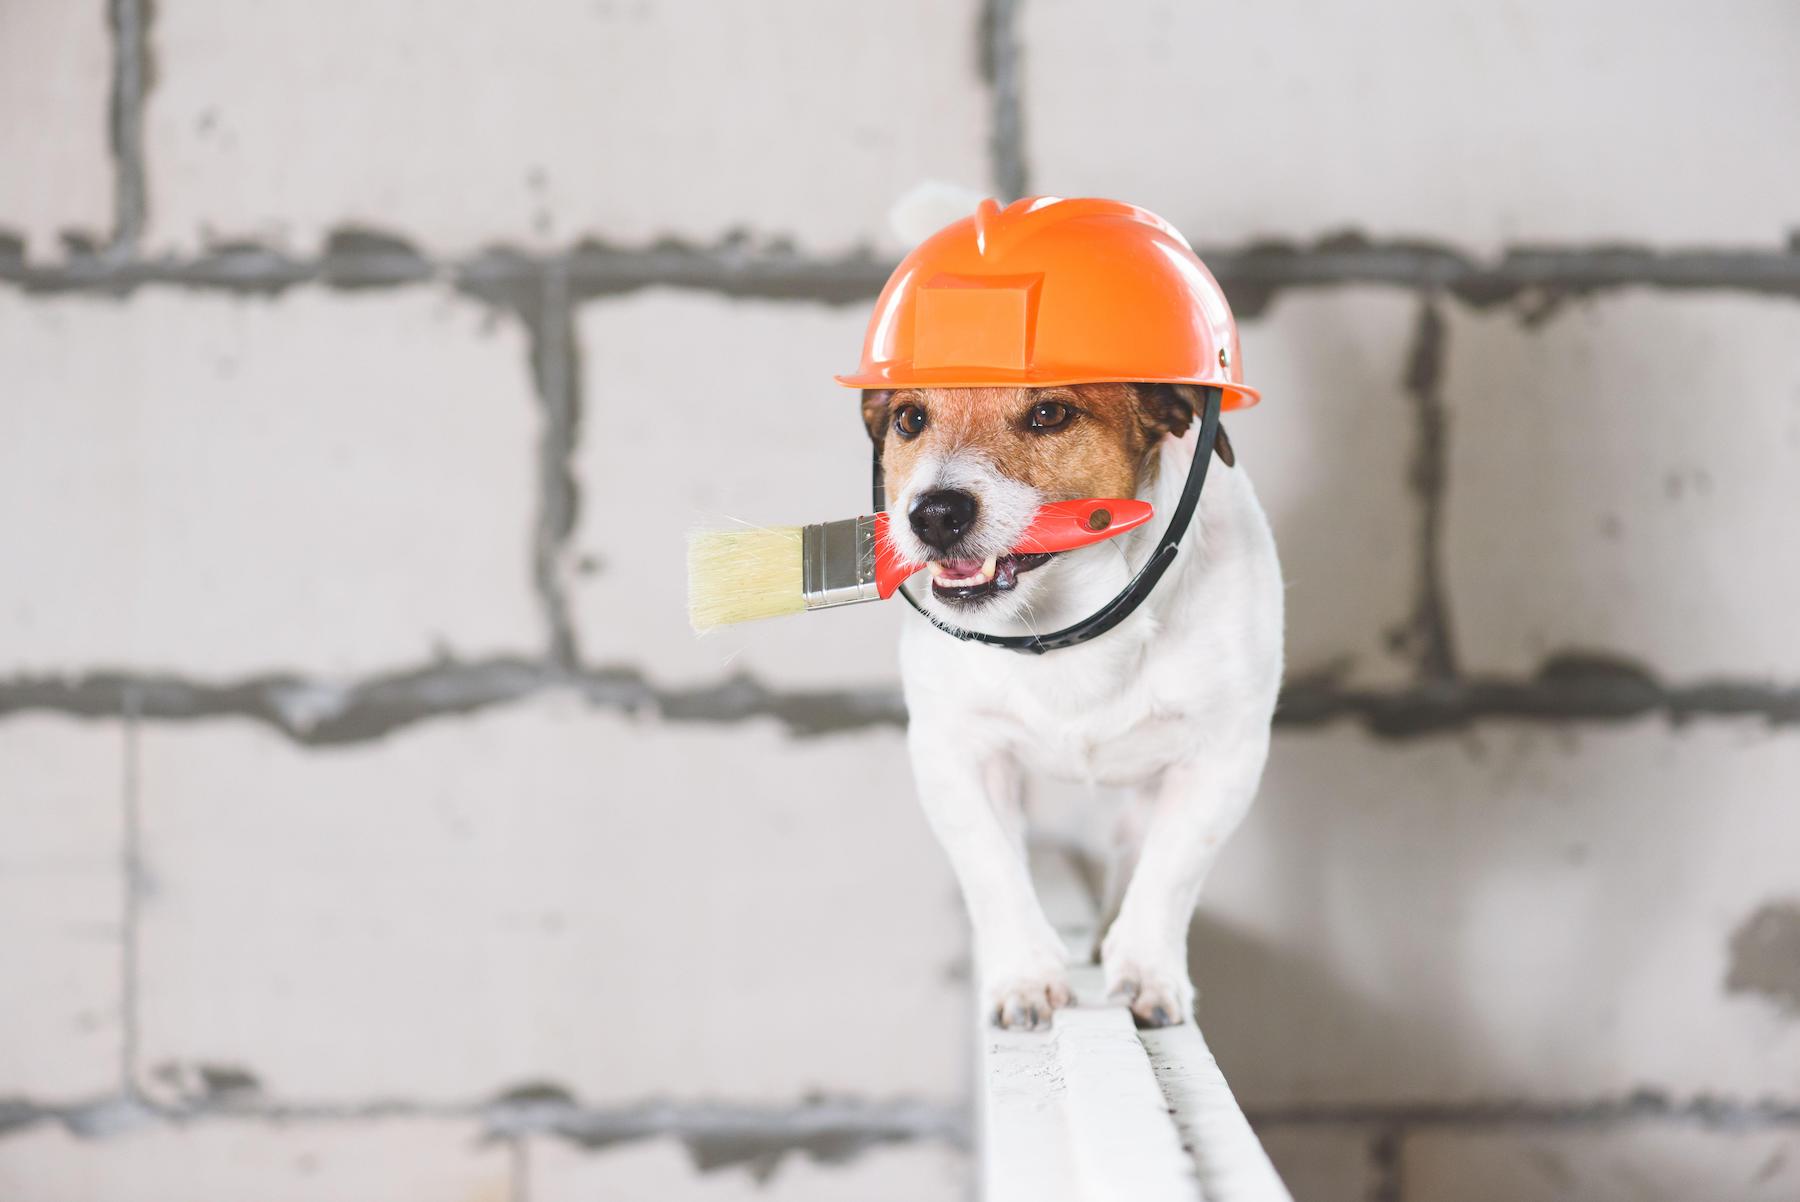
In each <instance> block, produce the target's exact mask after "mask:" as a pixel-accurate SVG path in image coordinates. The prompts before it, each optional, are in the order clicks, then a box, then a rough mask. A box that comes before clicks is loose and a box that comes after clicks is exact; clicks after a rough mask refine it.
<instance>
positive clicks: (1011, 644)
mask: <svg viewBox="0 0 1800 1202" xmlns="http://www.w3.org/2000/svg"><path fill="white" fill-rule="evenodd" d="M1200 391H1201V393H1202V394H1203V395H1204V396H1205V397H1206V412H1205V414H1204V415H1203V416H1202V417H1201V419H1200V436H1199V441H1197V442H1196V443H1195V444H1194V463H1193V466H1192V467H1190V468H1188V475H1187V483H1186V484H1184V485H1182V486H1181V500H1179V501H1178V502H1176V504H1175V512H1174V513H1172V514H1170V515H1169V525H1168V528H1167V529H1165V530H1164V531H1163V536H1162V540H1161V541H1160V542H1158V543H1157V544H1156V550H1155V551H1153V552H1151V554H1150V558H1149V559H1148V560H1146V561H1145V562H1144V566H1143V567H1141V568H1139V569H1138V574H1137V575H1136V576H1133V577H1132V578H1131V583H1130V584H1127V585H1126V586H1125V587H1124V588H1123V589H1121V590H1120V591H1119V595H1118V596H1116V597H1114V598H1113V599H1112V600H1111V601H1108V602H1107V603H1106V604H1105V605H1102V606H1101V607H1100V608H1099V609H1097V610H1095V611H1094V612H1093V613H1091V614H1089V615H1088V616H1087V617H1085V618H1083V619H1082V620H1081V621H1079V622H1077V623H1075V624H1074V625H1073V626H1065V627H1063V628H1062V629H1061V630H1058V631H1054V632H1052V633H1050V634H982V633H980V632H979V631H974V630H964V629H962V628H961V627H960V626H952V625H950V624H949V623H947V622H944V621H941V620H939V619H938V618H937V617H935V616H934V615H933V614H931V613H930V612H929V611H927V610H926V609H925V607H924V606H922V605H920V604H919V603H918V602H917V601H915V600H914V599H913V595H912V594H911V593H909V592H907V591H906V586H905V585H904V584H902V585H901V586H900V595H901V596H902V597H905V598H906V603H907V604H908V605H910V606H912V607H913V608H914V609H916V610H918V611H919V613H921V614H923V615H924V617H925V620H926V621H927V622H930V623H931V624H932V625H933V626H935V627H937V628H938V629H939V630H941V631H943V632H944V633H945V634H948V635H954V636H955V637H957V638H959V639H962V640H963V641H965V642H971V643H986V644H987V645H988V646H990V647H1004V648H1006V649H1007V650H1008V651H1022V652H1024V653H1026V654H1028V655H1042V654H1044V652H1046V651H1055V650H1057V649H1058V648H1062V647H1073V646H1075V644H1077V643H1085V642H1087V641H1088V640H1089V639H1091V638H1097V637H1099V636H1100V635H1103V634H1105V633H1106V632H1107V631H1109V630H1111V629H1112V628H1113V627H1114V626H1117V625H1118V624H1119V623H1120V622H1123V621H1124V620H1125V619H1126V618H1128V617H1130V616H1131V611H1132V610H1134V609H1136V608H1137V607H1138V606H1140V605H1142V604H1143V603H1144V598H1146V597H1148V596H1149V595H1150V590H1151V589H1153V588H1155V587H1156V582H1157V581H1159V580H1161V579H1162V577H1163V573H1164V572H1166V571H1168V570H1169V565H1170V564H1172V563H1174V562H1175V556H1176V555H1177V554H1178V553H1179V552H1180V550H1181V538H1182V536H1183V535H1185V534H1186V533H1187V528H1188V523H1189V522H1191V521H1192V520H1193V517H1194V510H1195V509H1196V508H1198V506H1199V504H1200V489H1201V488H1202V487H1204V486H1205V484H1206V468H1207V465H1208V464H1210V463H1211V462H1212V457H1213V446H1214V444H1215V443H1217V441H1218V438H1219V404H1220V401H1221V399H1222V398H1223V395H1224V394H1223V393H1222V392H1220V390H1219V389H1217V388H1211V387H1202V388H1201V389H1200ZM874 473H875V483H874V501H875V512H877V513H880V512H881V511H882V510H884V509H886V508H887V485H886V483H885V481H884V480H883V478H882V472H881V447H880V444H877V445H876V447H875V466H874Z"/></svg>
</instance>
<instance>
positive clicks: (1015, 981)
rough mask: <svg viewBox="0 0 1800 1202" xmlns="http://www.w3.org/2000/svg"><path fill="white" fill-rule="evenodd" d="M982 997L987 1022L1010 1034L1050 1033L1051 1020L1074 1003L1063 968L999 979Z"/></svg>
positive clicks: (990, 985) (988, 986) (983, 991)
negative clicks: (1047, 1031)
mask: <svg viewBox="0 0 1800 1202" xmlns="http://www.w3.org/2000/svg"><path fill="white" fill-rule="evenodd" d="M982 996H983V998H984V999H985V1000H986V1002H987V1013H988V1021H989V1022H990V1023H992V1024H993V1025H994V1026H996V1027H1004V1028H1005V1029H1006V1030H1008V1031H1045V1030H1048V1029H1049V1028H1050V1019H1051V1016H1052V1015H1054V1014H1055V1013H1056V1011H1057V1010H1058V1009H1059V1008H1061V1007H1063V1006H1067V1005H1068V1004H1069V1003H1070V1002H1072V1001H1074V999H1075V995H1074V994H1072V993H1071V992H1069V979H1068V976H1067V974H1066V973H1065V972H1064V971H1063V970H1062V969H1061V968H1060V967H1059V968H1056V969H1054V970H1050V971H1039V972H1032V973H1027V974H1025V975H1022V976H1010V977H1001V978H998V979H997V980H995V981H994V982H991V983H990V984H988V985H987V986H986V987H985V988H984V989H983V990H982Z"/></svg>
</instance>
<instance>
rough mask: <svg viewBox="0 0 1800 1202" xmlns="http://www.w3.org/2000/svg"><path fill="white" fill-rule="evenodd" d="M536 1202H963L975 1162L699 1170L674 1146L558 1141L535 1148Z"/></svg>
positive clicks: (927, 1159)
mask: <svg viewBox="0 0 1800 1202" xmlns="http://www.w3.org/2000/svg"><path fill="white" fill-rule="evenodd" d="M529 1155H530V1164H531V1197H532V1202H587V1200H590V1199H594V1198H657V1199H663V1200H664V1202H689V1200H692V1202H840V1200H841V1199H852V1198H853V1199H855V1200H856V1202H938V1200H941V1202H960V1200H961V1199H964V1198H966V1197H968V1196H969V1176H970V1169H969V1164H968V1158H967V1157H966V1156H965V1155H963V1154H962V1153H961V1152H958V1151H957V1150H955V1149H953V1148H947V1147H945V1146H943V1145H941V1144H902V1145H892V1146H884V1147H876V1148H871V1149H869V1150H868V1151H865V1152H861V1153H858V1154H857V1155H856V1156H854V1157H852V1158H851V1159H850V1160H849V1161H848V1162H846V1163H843V1164H821V1163H819V1162H818V1161H815V1160H812V1159H810V1158H808V1157H806V1156H804V1155H802V1154H799V1153H794V1154H790V1155H787V1156H784V1157H782V1158H781V1160H780V1162H779V1164H777V1165H776V1166H775V1167H774V1170H773V1172H772V1173H771V1174H770V1175H769V1176H768V1177H767V1179H766V1180H759V1178H758V1174H759V1173H760V1172H763V1171H766V1170H763V1169H760V1168H752V1167H746V1166H742V1165H733V1166H727V1167H721V1168H715V1169H712V1170H710V1171H707V1170H702V1169H699V1168H697V1167H696V1166H695V1164H694V1163H693V1159H692V1157H690V1156H689V1155H688V1153H687V1152H686V1150H685V1149H683V1148H682V1146H681V1145H680V1144H679V1143H677V1142H676V1141H674V1140H656V1141H653V1142H648V1143H641V1144H627V1145H624V1146H622V1147H613V1148H607V1149H605V1150H603V1151H601V1152H584V1151H582V1150H581V1149H580V1148H576V1147H572V1146H570V1145H569V1144H566V1143H562V1142H560V1141H556V1140H536V1141H533V1143H532V1145H531V1147H530V1152H529Z"/></svg>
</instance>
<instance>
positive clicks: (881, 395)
mask: <svg viewBox="0 0 1800 1202" xmlns="http://www.w3.org/2000/svg"><path fill="white" fill-rule="evenodd" d="M893 396H894V390H893V389H892V388H865V389H863V394H862V419H863V427H864V428H865V429H867V430H868V432H869V437H870V439H872V440H873V441H874V443H875V445H876V446H880V445H881V444H882V443H883V442H885V441H886V440H887V429H888V402H889V401H890V400H892V399H893Z"/></svg>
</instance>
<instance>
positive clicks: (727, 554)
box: [688, 526, 806, 631]
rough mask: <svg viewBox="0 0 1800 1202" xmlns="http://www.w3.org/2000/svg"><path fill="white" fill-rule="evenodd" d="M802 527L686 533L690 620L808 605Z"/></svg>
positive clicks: (743, 617) (769, 614) (793, 610)
mask: <svg viewBox="0 0 1800 1202" xmlns="http://www.w3.org/2000/svg"><path fill="white" fill-rule="evenodd" d="M804 583H805V582H804V579H803V569H802V566H801V528H800V527H799V526H780V527H776V528H774V529H761V528H757V527H750V528H746V529H743V530H696V531H694V532H693V533H692V534H689V535H688V621H689V623H691V624H692V625H693V627H694V629H695V630H700V631H706V630H711V629H712V628H713V627H715V626H729V625H731V624H733V623H735V622H753V621H755V620H756V619H758V618H777V617H780V616H781V615H782V614H797V613H799V612H801V611H802V610H804V609H805V608H806V595H805V593H804V592H803V591H802V589H803V587H804Z"/></svg>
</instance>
